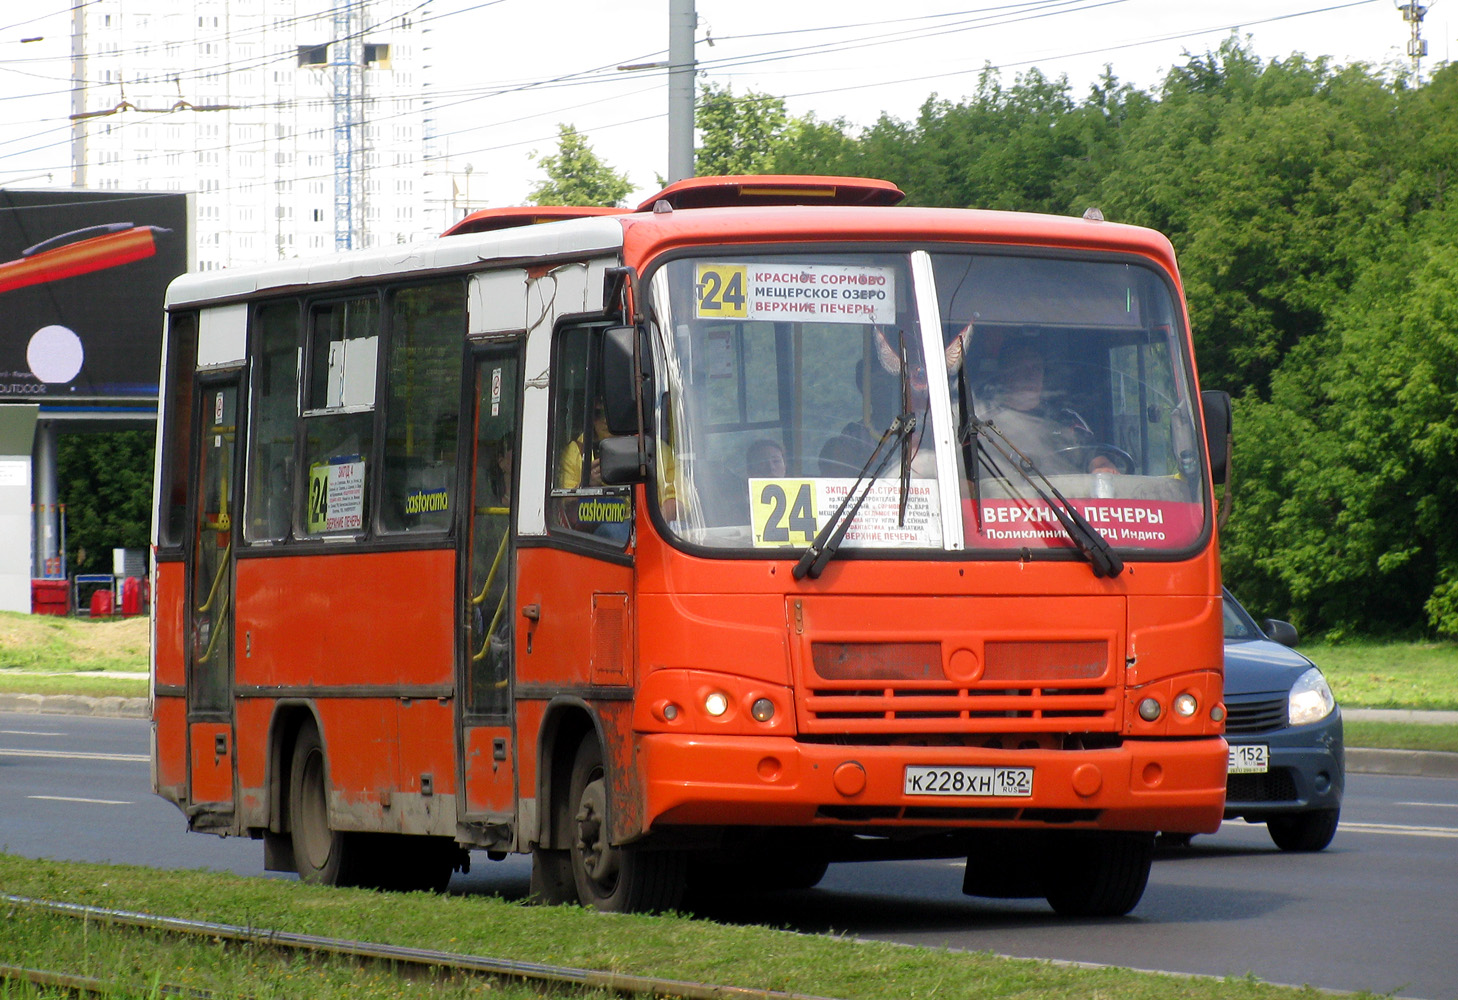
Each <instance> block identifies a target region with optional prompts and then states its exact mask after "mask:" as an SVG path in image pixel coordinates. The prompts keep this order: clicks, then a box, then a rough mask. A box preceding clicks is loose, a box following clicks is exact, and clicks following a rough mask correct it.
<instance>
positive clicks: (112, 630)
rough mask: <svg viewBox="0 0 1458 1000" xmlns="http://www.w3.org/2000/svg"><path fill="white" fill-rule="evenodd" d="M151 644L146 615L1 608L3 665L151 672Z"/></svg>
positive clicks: (0, 663) (0, 656)
mask: <svg viewBox="0 0 1458 1000" xmlns="http://www.w3.org/2000/svg"><path fill="white" fill-rule="evenodd" d="M150 643H151V633H150V631H149V626H148V624H147V619H146V618H144V617H139V618H115V619H100V620H96V621H93V620H91V619H89V618H65V617H60V616H57V615H24V614H20V613H18V612H15V611H0V669H7V670H34V671H40V672H48V671H49V672H57V671H58V672H68V671H93V670H119V671H138V670H140V671H145V670H146V669H147V657H148V651H149V649H150Z"/></svg>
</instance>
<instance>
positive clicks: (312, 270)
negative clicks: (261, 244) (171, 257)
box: [167, 216, 623, 308]
mask: <svg viewBox="0 0 1458 1000" xmlns="http://www.w3.org/2000/svg"><path fill="white" fill-rule="evenodd" d="M622 245H623V224H622V222H621V221H619V220H618V218H617V217H615V216H599V217H594V218H584V219H570V220H568V221H565V222H552V223H544V224H542V225H537V226H524V227H522V228H520V229H504V230H497V231H495V232H489V233H467V234H464V235H461V236H443V237H439V238H436V239H430V240H425V241H422V242H420V243H397V244H394V245H392V246H388V247H382V248H379V249H372V250H351V251H347V252H344V253H338V254H332V255H330V256H327V257H304V258H299V259H297V260H286V261H279V262H278V263H276V264H262V265H259V266H257V267H238V268H224V269H222V270H219V271H197V272H194V273H192V274H184V275H182V276H181V277H179V278H177V279H176V280H175V281H173V282H172V284H171V285H169V286H168V287H167V306H168V308H173V307H177V306H186V305H198V304H200V303H204V302H209V301H213V300H217V299H229V298H235V297H237V296H244V295H251V294H253V293H255V292H260V291H265V290H267V289H270V288H287V287H293V286H297V285H305V284H307V285H317V284H328V283H332V282H344V281H351V280H354V279H357V278H379V277H389V276H391V275H405V274H411V273H414V272H418V271H425V270H433V269H435V268H450V267H460V266H465V265H470V264H474V263H477V262H486V261H491V260H511V259H518V260H519V259H522V258H535V257H556V256H570V255H577V254H593V253H604V252H611V251H614V250H618V249H620V248H621V247H622Z"/></svg>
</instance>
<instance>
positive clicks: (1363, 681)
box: [1300, 642, 1458, 711]
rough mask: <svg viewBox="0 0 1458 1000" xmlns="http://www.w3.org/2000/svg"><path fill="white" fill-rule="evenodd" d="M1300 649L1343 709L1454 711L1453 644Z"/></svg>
mask: <svg viewBox="0 0 1458 1000" xmlns="http://www.w3.org/2000/svg"><path fill="white" fill-rule="evenodd" d="M1300 651H1301V652H1302V653H1304V654H1305V655H1306V656H1308V657H1310V658H1311V659H1312V660H1313V661H1314V662H1315V663H1316V665H1317V666H1319V667H1321V669H1322V672H1323V673H1325V674H1326V677H1327V680H1328V681H1329V682H1330V683H1331V688H1332V692H1333V693H1334V694H1335V695H1336V697H1337V701H1339V702H1341V704H1342V706H1343V707H1344V708H1416V709H1423V710H1427V711H1458V643H1452V642H1350V643H1340V644H1336V645H1332V644H1324V643H1311V644H1309V645H1302V646H1301V647H1300Z"/></svg>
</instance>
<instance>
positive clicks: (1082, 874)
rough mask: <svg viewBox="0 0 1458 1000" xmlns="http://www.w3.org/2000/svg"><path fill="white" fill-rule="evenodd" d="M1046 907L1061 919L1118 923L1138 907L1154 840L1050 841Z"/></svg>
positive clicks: (1117, 836) (1079, 837)
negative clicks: (1106, 919) (1100, 919)
mask: <svg viewBox="0 0 1458 1000" xmlns="http://www.w3.org/2000/svg"><path fill="white" fill-rule="evenodd" d="M1047 860H1048V862H1049V865H1048V876H1047V877H1048V879H1049V882H1048V885H1049V889H1048V903H1049V904H1050V905H1051V906H1052V907H1053V909H1054V910H1056V911H1057V912H1058V913H1060V914H1062V915H1063V916H1065V917H1122V916H1123V915H1124V914H1126V913H1128V912H1129V911H1130V910H1132V909H1134V907H1135V906H1137V905H1138V904H1139V899H1140V897H1141V896H1143V895H1144V887H1145V885H1146V884H1147V883H1148V882H1149V869H1150V866H1151V864H1152V863H1153V861H1154V834H1152V833H1104V832H1094V831H1089V832H1083V831H1079V832H1070V833H1067V834H1064V835H1062V836H1058V837H1054V838H1051V839H1050V841H1049V849H1048V858H1047Z"/></svg>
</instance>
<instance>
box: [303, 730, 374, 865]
mask: <svg viewBox="0 0 1458 1000" xmlns="http://www.w3.org/2000/svg"><path fill="white" fill-rule="evenodd" d="M289 832H290V835H291V836H292V839H293V846H294V866H295V867H296V868H297V869H298V872H299V878H300V879H302V880H303V881H305V882H310V883H313V884H316V885H357V884H359V876H360V871H359V868H360V863H361V860H362V859H360V858H359V857H358V855H359V854H360V850H361V847H362V845H360V844H358V843H357V838H356V836H355V835H352V834H347V833H341V832H340V831H338V830H334V829H332V828H331V827H330V826H329V773H328V770H327V768H326V767H325V764H324V741H323V740H322V739H320V737H319V730H318V728H317V727H315V725H314V724H313V723H312V722H311V723H308V724H306V725H305V726H304V728H303V729H301V730H300V731H299V741H298V743H297V744H296V745H295V747H294V759H293V763H292V766H291V767H290V769H289Z"/></svg>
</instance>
